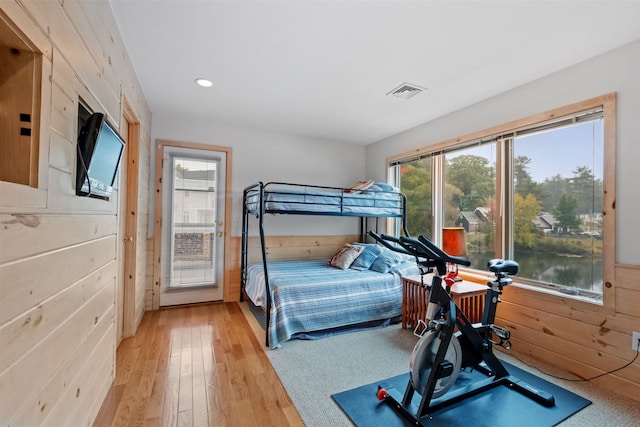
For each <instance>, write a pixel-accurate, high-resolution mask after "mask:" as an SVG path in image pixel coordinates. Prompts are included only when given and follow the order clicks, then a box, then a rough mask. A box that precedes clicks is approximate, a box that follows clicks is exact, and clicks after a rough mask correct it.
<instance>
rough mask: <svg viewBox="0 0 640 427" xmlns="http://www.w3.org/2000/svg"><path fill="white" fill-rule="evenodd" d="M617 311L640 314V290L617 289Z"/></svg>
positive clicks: (633, 314)
mask: <svg viewBox="0 0 640 427" xmlns="http://www.w3.org/2000/svg"><path fill="white" fill-rule="evenodd" d="M616 312H618V313H622V314H628V315H629V316H638V315H639V314H640V313H639V312H640V290H635V289H624V288H620V289H616Z"/></svg>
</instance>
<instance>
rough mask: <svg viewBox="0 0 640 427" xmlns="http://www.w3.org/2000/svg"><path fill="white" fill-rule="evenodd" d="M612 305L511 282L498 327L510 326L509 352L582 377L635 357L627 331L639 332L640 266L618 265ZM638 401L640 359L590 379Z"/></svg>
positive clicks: (504, 295) (639, 391)
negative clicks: (510, 344) (581, 299)
mask: <svg viewBox="0 0 640 427" xmlns="http://www.w3.org/2000/svg"><path fill="white" fill-rule="evenodd" d="M615 277H616V283H615V295H616V298H615V303H614V304H613V307H604V306H601V305H599V304H597V303H590V302H585V301H579V300H576V299H572V298H569V297H565V296H559V295H557V294H553V293H550V292H541V291H539V290H533V289H530V288H527V287H526V286H516V285H513V286H509V287H507V288H505V290H504V293H503V295H502V298H501V299H502V301H503V302H502V303H501V304H500V305H499V306H498V312H497V319H496V324H497V325H504V326H506V327H508V328H509V329H510V330H511V336H512V340H511V341H512V344H513V347H512V349H511V353H513V355H515V356H516V357H518V356H527V357H532V358H534V359H540V360H543V361H545V362H547V363H549V364H550V365H552V366H555V367H557V368H560V369H564V370H566V371H568V372H571V373H575V374H576V375H578V376H580V377H581V378H591V377H594V376H596V375H601V374H605V373H606V372H609V371H614V370H616V369H618V368H620V367H622V366H624V365H626V364H627V363H629V361H631V360H633V358H634V357H635V356H636V352H635V351H633V350H632V349H631V333H632V332H633V331H640V295H639V294H640V290H639V289H638V287H640V268H638V267H635V266H624V265H616V267H615ZM592 382H593V383H594V384H598V385H600V386H602V387H605V388H607V389H609V390H612V391H614V392H616V393H621V394H624V395H626V396H630V397H632V398H634V399H636V400H638V401H640V360H638V361H636V362H634V363H633V364H631V365H630V366H628V367H626V368H624V369H623V370H620V371H617V372H612V373H610V374H607V375H604V376H602V377H599V378H597V379H594V380H593V381H592Z"/></svg>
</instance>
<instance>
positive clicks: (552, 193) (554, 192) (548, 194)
mask: <svg viewBox="0 0 640 427" xmlns="http://www.w3.org/2000/svg"><path fill="white" fill-rule="evenodd" d="M570 185H571V183H570V180H569V179H567V178H563V177H562V176H561V175H560V174H556V175H554V176H552V177H551V178H546V179H545V180H544V182H543V183H542V186H541V187H542V189H541V190H542V194H543V195H544V197H542V198H541V200H540V204H541V206H542V211H544V212H553V211H554V210H555V209H556V208H557V207H558V204H559V203H560V197H562V195H563V194H567V193H568V192H569V191H570Z"/></svg>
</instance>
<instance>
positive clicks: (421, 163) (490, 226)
mask: <svg viewBox="0 0 640 427" xmlns="http://www.w3.org/2000/svg"><path fill="white" fill-rule="evenodd" d="M614 109H615V95H607V96H605V97H601V98H598V99H596V100H590V101H585V102H584V103H580V104H576V105H575V106H570V107H565V108H563V109H561V111H562V112H563V115H562V116H559V115H558V112H557V111H554V112H550V113H544V114H541V115H539V116H536V117H533V118H530V119H525V120H522V121H519V122H518V126H517V127H510V126H509V125H505V126H504V127H499V128H495V129H492V130H489V131H487V132H486V134H484V133H483V132H481V133H479V134H477V135H473V136H472V137H469V138H457V139H456V140H455V142H451V143H443V144H440V145H438V146H437V149H435V150H433V151H428V149H425V150H424V151H423V152H421V153H420V154H419V155H417V156H416V155H415V154H414V155H413V157H410V158H399V159H397V160H392V161H391V162H390V167H391V171H392V176H395V178H396V180H397V182H396V185H398V187H400V189H401V191H403V192H404V193H405V195H406V196H407V206H408V207H407V226H408V230H409V232H410V233H411V234H412V235H420V234H422V235H425V236H427V237H429V238H431V239H432V240H434V241H435V242H436V243H437V244H439V242H440V239H441V236H440V233H439V232H436V233H434V232H433V230H441V229H442V227H450V226H457V227H464V229H465V236H466V241H467V252H468V256H469V259H470V261H471V263H472V264H471V268H472V269H476V270H482V271H484V270H485V269H486V263H487V261H488V260H490V259H492V258H509V259H514V260H516V261H517V262H518V263H519V264H520V272H519V274H518V281H519V282H521V283H526V284H529V285H535V286H539V287H545V288H548V289H552V290H556V291H560V292H562V293H563V294H569V295H575V296H576V297H578V298H584V299H586V300H590V301H594V300H595V301H601V300H602V298H603V294H604V293H605V288H607V286H604V285H603V284H606V283H607V281H608V280H606V279H605V276H607V274H610V273H609V272H608V270H607V268H606V266H607V265H610V266H611V267H612V266H613V260H614V253H613V251H614V247H615V243H614V242H613V241H612V239H611V240H606V239H605V238H606V237H607V236H612V235H614V229H615V223H614V221H615V214H614V213H613V212H611V214H610V215H609V216H606V215H603V207H604V206H605V203H604V198H610V200H611V201H613V200H615V198H614V197H615V195H614V194H613V193H614V191H615V182H614V179H615V169H614V164H613V162H614V160H615V154H614V153H615V135H614V133H613V131H611V129H615V123H614V121H615V110H614ZM607 129H609V131H607ZM605 162H606V164H607V170H605V167H604V165H605ZM612 204H613V203H611V205H612ZM605 213H606V212H605ZM606 242H610V243H606Z"/></svg>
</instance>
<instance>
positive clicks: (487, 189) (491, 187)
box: [445, 154, 495, 211]
mask: <svg viewBox="0 0 640 427" xmlns="http://www.w3.org/2000/svg"><path fill="white" fill-rule="evenodd" d="M445 170H446V176H445V179H446V182H447V184H451V185H453V186H455V187H456V188H458V189H459V190H460V192H461V193H460V194H455V195H453V198H452V201H453V203H455V204H456V205H457V206H458V210H459V211H473V210H474V209H475V208H477V207H478V206H484V205H485V204H486V203H487V202H488V201H489V200H490V199H492V198H493V195H494V193H495V170H494V168H493V167H492V166H491V165H490V164H489V160H487V159H486V158H484V157H481V156H475V155H471V154H464V155H461V156H457V157H454V158H452V159H451V160H448V162H447V166H446V169H445Z"/></svg>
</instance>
